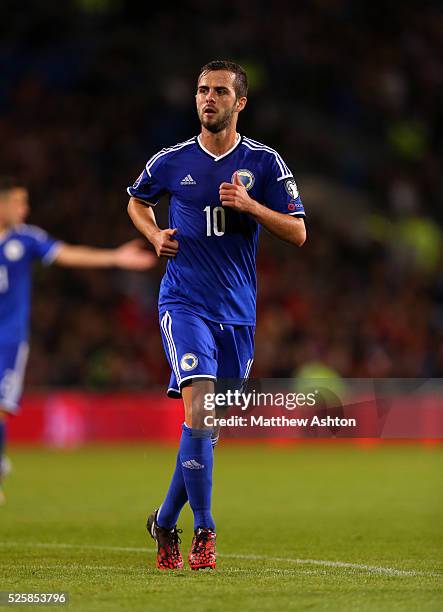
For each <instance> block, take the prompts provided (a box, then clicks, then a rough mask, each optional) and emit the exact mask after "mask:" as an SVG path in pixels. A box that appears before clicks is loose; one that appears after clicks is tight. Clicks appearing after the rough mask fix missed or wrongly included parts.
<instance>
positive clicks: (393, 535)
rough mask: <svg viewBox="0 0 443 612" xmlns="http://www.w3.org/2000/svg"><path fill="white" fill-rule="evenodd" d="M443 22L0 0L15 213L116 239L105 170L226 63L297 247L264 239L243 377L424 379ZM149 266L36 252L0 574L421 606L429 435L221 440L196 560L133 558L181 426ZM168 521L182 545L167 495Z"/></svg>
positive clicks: (116, 170) (167, 139)
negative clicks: (179, 567)
mask: <svg viewBox="0 0 443 612" xmlns="http://www.w3.org/2000/svg"><path fill="white" fill-rule="evenodd" d="M442 23H443V21H442V9H441V7H440V4H439V3H437V2H420V3H418V2H411V1H409V0H406V1H405V2H402V3H397V2H390V3H383V4H382V3H378V2H367V1H364V0H348V1H346V0H312V1H301V2H296V3H293V2H289V1H286V0H276V1H274V2H262V1H252V0H245V1H243V2H233V0H211V1H210V2H203V1H202V0H185V1H184V2H168V3H167V4H155V5H154V6H151V5H148V3H135V2H129V1H127V2H124V1H123V0H66V1H62V2H60V1H54V0H46V1H44V2H40V1H38V0H28V1H27V2H24V3H17V2H15V1H13V0H3V1H0V134H1V139H2V144H1V147H0V173H1V174H7V173H12V174H17V175H18V176H20V178H22V179H23V180H24V181H25V182H26V183H27V184H28V186H29V188H30V192H31V204H32V215H31V217H30V222H31V223H34V224H36V225H41V226H42V227H44V228H45V229H47V230H48V231H49V232H51V233H52V234H53V235H54V236H56V237H58V238H60V239H62V240H67V241H70V242H73V243H89V244H91V245H95V246H116V245H118V244H119V243H121V242H122V241H124V240H127V239H130V238H132V237H136V236H137V233H136V231H135V230H134V228H133V227H132V225H131V223H130V220H129V218H128V216H127V213H126V204H127V195H126V192H125V188H126V186H127V185H128V184H130V183H131V182H132V181H133V180H134V179H135V177H137V176H138V174H139V172H140V170H141V168H142V167H143V165H144V163H145V161H146V159H147V158H148V157H149V156H150V155H151V154H152V153H153V152H155V151H157V150H158V149H159V148H161V147H163V146H167V145H169V144H173V143H175V142H177V141H180V140H183V139H186V138H188V137H189V136H191V135H192V134H196V133H198V129H199V126H198V122H197V118H196V114H195V110H194V100H193V95H194V88H195V78H196V74H197V73H198V70H199V68H200V66H201V65H203V64H204V63H206V62H207V61H209V60H212V59H215V58H231V59H234V60H236V61H238V62H240V63H242V64H243V65H244V66H245V67H246V68H247V70H248V73H249V77H250V81H251V88H250V95H249V103H248V106H247V108H246V110H245V112H244V113H242V115H241V118H240V124H239V131H240V132H241V133H243V134H246V135H249V136H251V137H252V138H255V139H257V140H260V141H264V142H266V143H267V144H269V145H270V146H272V147H274V148H276V149H278V150H279V152H280V153H281V154H282V155H283V157H284V158H285V160H286V161H287V162H288V164H289V165H290V167H291V168H292V169H293V171H294V173H295V175H296V178H297V181H298V183H299V185H300V189H301V193H302V197H303V200H304V203H305V206H306V209H307V211H308V220H307V225H308V241H307V243H306V244H305V245H304V246H303V248H302V249H295V248H292V247H290V246H289V245H285V244H283V243H281V242H279V241H278V240H277V239H274V238H272V237H270V236H269V235H267V234H266V233H265V232H263V234H262V238H261V246H260V254H259V260H258V270H259V299H258V328H257V336H256V340H257V350H256V361H255V364H254V369H253V375H254V376H255V377H285V376H287V377H292V376H293V375H294V373H295V372H297V371H298V370H299V368H300V367H301V366H304V365H306V364H309V363H311V364H312V363H313V362H314V363H317V364H318V363H320V364H322V365H323V366H327V367H329V368H331V369H332V370H333V371H335V372H337V373H338V374H339V375H340V376H343V377H363V378H366V377H394V376H396V377H432V376H433V377H441V376H443V342H442V340H443V272H442V265H441V264H442V235H443V234H442V227H441V225H442V222H443V207H442V195H443V193H442V192H443V189H442V188H443V184H442V172H441V162H442V142H443V139H442V136H443V133H442V132H443V116H442V112H443V110H442V109H443V104H442V102H443V100H442V97H443V94H442V92H443V87H442V81H443V61H442V58H443V53H442V51H443V49H442V47H443V28H442ZM158 210H159V213H160V220H161V221H163V223H164V222H165V218H166V216H165V213H166V206H163V209H162V208H161V207H159V209H158ZM164 265H165V263H164V262H161V263H160V265H159V266H158V268H157V269H155V270H154V271H152V272H151V271H150V272H149V273H147V274H135V273H123V272H119V271H97V272H95V271H88V270H81V271H74V270H67V269H61V268H57V267H52V268H49V269H46V268H43V267H41V266H36V268H35V275H34V281H35V282H34V302H33V311H32V338H31V356H30V363H29V367H28V370H27V377H26V394H25V398H24V406H23V410H22V412H21V414H20V415H19V417H17V418H16V419H11V420H10V423H9V425H10V434H11V440H12V443H11V444H10V446H9V448H8V455H9V456H10V458H11V459H12V465H13V472H12V474H11V475H10V477H8V478H7V479H6V480H5V483H4V489H5V493H6V504H5V505H4V506H2V507H1V508H0V589H3V590H4V589H8V590H12V591H15V592H16V591H21V592H22V591H26V592H29V591H31V592H32V591H33V592H48V591H63V590H65V591H66V590H67V591H69V594H70V597H71V604H70V607H71V608H72V609H79V610H105V611H106V612H109V610H124V609H130V610H133V611H135V610H144V611H146V610H158V609H159V606H161V607H162V608H163V609H165V610H176V609H177V603H178V602H179V605H180V608H181V610H183V612H185V611H188V610H189V611H194V610H195V609H199V610H207V609H211V610H212V611H214V610H220V612H222V611H223V612H225V611H226V610H238V609H242V610H245V611H249V610H251V611H254V612H255V611H256V610H263V611H265V610H269V612H271V611H272V612H273V611H274V610H275V609H281V610H302V609H310V610H324V609H326V608H327V609H328V610H337V611H343V610H393V609H395V610H404V611H408V612H409V611H410V610H416V609H420V610H435V611H437V610H441V609H442V591H441V576H442V570H443V567H442V564H441V549H442V542H443V532H442V526H443V521H442V520H441V519H442V507H443V499H442V487H441V475H442V473H443V470H442V464H441V458H442V452H441V451H442V446H441V444H435V441H434V443H432V442H430V441H429V440H428V441H427V443H426V444H423V443H419V444H409V443H408V444H404V443H397V444H395V443H392V442H391V441H390V442H389V443H385V442H381V441H378V442H376V441H374V440H372V441H369V440H365V441H357V442H356V443H354V442H351V443H349V442H346V441H342V442H340V441H337V440H329V441H328V440H327V441H322V442H321V443H317V442H316V441H312V440H310V441H307V442H304V443H295V444H283V443H282V441H279V442H278V443H276V442H273V443H268V442H263V441H262V443H260V444H238V443H236V442H234V443H231V442H229V441H226V440H225V442H222V443H221V444H220V445H219V446H218V447H217V449H216V453H215V461H216V472H215V487H214V514H215V516H216V520H217V531H218V555H219V556H218V567H219V569H218V570H217V571H216V572H213V573H212V574H210V575H208V574H203V575H201V574H200V573H197V572H190V571H186V572H183V573H182V574H181V575H180V576H176V575H174V576H170V575H168V576H165V575H163V573H159V572H156V570H155V569H154V567H155V552H154V548H153V546H152V541H151V540H150V539H149V541H148V539H147V536H146V533H145V529H144V521H145V517H146V514H147V512H148V511H149V512H150V511H151V510H152V508H153V507H154V506H155V505H156V504H158V503H159V502H160V501H161V499H162V496H163V495H164V490H165V485H166V483H167V482H168V480H169V478H170V471H171V466H172V465H173V463H174V461H175V453H176V439H177V437H178V432H179V426H180V421H181V418H182V415H181V407H180V403H179V402H174V401H172V400H168V399H166V398H165V397H164V385H165V381H167V380H168V375H169V372H168V368H167V365H166V359H165V358H164V355H163V349H162V347H161V342H160V334H159V329H158V322H157V321H158V318H157V311H156V298H157V290H158V285H159V281H160V278H161V275H162V272H163V269H164ZM440 415H441V409H440V411H439V413H438V418H439V419H440V421H439V423H440V426H441V417H440ZM170 417H171V418H170ZM85 426H87V427H88V428H89V430H88V432H85ZM123 435H124V437H125V438H126V441H128V440H129V439H131V440H134V439H136V438H137V436H138V437H142V438H147V437H148V438H149V441H147V440H144V441H143V443H142V444H135V443H134V442H132V443H131V444H130V445H128V444H123V443H122V439H121V438H122V436H123ZM153 438H161V439H162V440H165V439H167V440H169V441H171V442H172V441H173V443H172V444H167V445H164V444H156V443H155V440H154V439H153ZM20 439H21V440H22V441H25V440H27V441H28V442H29V441H33V442H41V441H42V440H44V441H45V442H46V443H48V442H49V443H50V445H51V446H56V447H71V448H70V450H66V449H63V450H60V449H59V448H56V449H54V448H47V447H45V446H42V445H36V446H35V445H34V446H31V445H19V444H14V441H15V442H17V440H20ZM85 440H86V441H91V440H93V441H98V440H101V441H105V440H106V442H107V444H106V445H103V444H101V445H97V444H87V445H84V444H83V443H84V442H85ZM112 442H115V444H113V443H112ZM180 527H182V528H183V530H184V531H183V534H182V540H183V544H182V547H183V550H184V551H185V552H187V548H188V546H189V543H190V538H191V534H192V517H191V513H190V511H189V508H185V510H184V512H183V513H182V515H181V517H180ZM159 574H161V575H159ZM196 574H197V575H196Z"/></svg>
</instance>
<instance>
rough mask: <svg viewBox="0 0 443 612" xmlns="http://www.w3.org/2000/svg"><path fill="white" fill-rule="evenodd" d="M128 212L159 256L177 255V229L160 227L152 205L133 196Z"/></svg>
mask: <svg viewBox="0 0 443 612" xmlns="http://www.w3.org/2000/svg"><path fill="white" fill-rule="evenodd" d="M128 214H129V216H130V217H131V219H132V222H133V224H134V225H135V227H136V228H137V229H138V231H139V232H140V233H141V234H143V236H144V237H145V238H147V240H149V242H150V243H151V244H152V245H153V247H154V248H155V252H156V253H157V256H158V257H175V255H176V254H177V251H178V241H177V240H175V239H174V238H173V236H174V235H175V234H176V233H177V230H176V229H165V230H162V229H160V228H159V227H158V225H157V222H156V220H155V215H154V211H153V210H152V206H149V204H148V203H146V202H144V201H142V200H138V199H137V198H133V197H132V198H130V200H129V204H128Z"/></svg>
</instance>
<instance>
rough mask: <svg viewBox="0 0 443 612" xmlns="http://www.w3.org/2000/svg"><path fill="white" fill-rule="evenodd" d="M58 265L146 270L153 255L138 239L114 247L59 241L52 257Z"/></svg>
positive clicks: (152, 260) (150, 265) (153, 262)
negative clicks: (105, 247) (103, 247)
mask: <svg viewBox="0 0 443 612" xmlns="http://www.w3.org/2000/svg"><path fill="white" fill-rule="evenodd" d="M53 261H54V263H55V264H57V265H59V266H66V267H73V268H77V267H78V268H111V267H117V268H126V269H128V270H147V269H148V268H152V267H153V266H155V257H154V255H153V254H152V253H150V252H149V251H146V250H145V249H144V248H143V244H142V243H141V241H139V240H131V241H130V242H127V243H125V244H122V245H121V246H120V247H118V248H116V249H97V248H94V247H89V246H83V245H78V246H77V245H73V244H66V243H64V242H63V243H61V244H60V245H59V246H58V249H57V253H56V255H55V257H54V260H53Z"/></svg>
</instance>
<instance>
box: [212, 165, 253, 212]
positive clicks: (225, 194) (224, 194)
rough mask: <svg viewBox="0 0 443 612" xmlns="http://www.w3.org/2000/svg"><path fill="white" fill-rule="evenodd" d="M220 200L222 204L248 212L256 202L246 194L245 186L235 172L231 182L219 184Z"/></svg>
mask: <svg viewBox="0 0 443 612" xmlns="http://www.w3.org/2000/svg"><path fill="white" fill-rule="evenodd" d="M219 193H220V202H221V203H222V205H223V206H227V207H229V208H233V209H234V210H237V211H238V212H245V213H249V212H252V210H253V209H254V205H255V204H256V202H255V201H254V200H253V199H252V198H250V197H249V196H248V192H247V191H246V187H245V186H244V185H243V183H242V182H241V180H240V178H239V176H238V174H237V172H235V174H234V177H233V182H232V183H222V184H221V185H220V190H219Z"/></svg>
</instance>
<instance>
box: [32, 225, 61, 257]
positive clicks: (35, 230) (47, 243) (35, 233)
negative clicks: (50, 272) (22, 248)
mask: <svg viewBox="0 0 443 612" xmlns="http://www.w3.org/2000/svg"><path fill="white" fill-rule="evenodd" d="M25 232H26V235H27V238H28V241H29V253H30V256H31V259H39V260H40V261H41V262H42V263H43V264H44V265H46V266H49V265H51V264H52V262H53V261H54V259H55V257H56V256H57V252H58V250H59V248H60V245H61V244H62V243H61V242H60V241H59V240H55V239H54V238H52V237H51V236H49V234H47V233H46V232H45V231H44V230H42V229H40V228H39V227H35V226H34V225H28V226H27V227H26V230H25Z"/></svg>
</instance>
